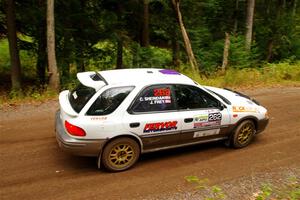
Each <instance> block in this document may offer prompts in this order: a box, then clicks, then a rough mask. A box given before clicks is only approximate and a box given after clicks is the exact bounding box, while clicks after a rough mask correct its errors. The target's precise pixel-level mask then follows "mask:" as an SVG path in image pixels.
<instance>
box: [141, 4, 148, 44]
mask: <svg viewBox="0 0 300 200" xmlns="http://www.w3.org/2000/svg"><path fill="white" fill-rule="evenodd" d="M143 8H144V12H143V30H142V41H141V46H142V47H148V46H149V43H150V42H149V0H143Z"/></svg>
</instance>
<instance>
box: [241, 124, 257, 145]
mask: <svg viewBox="0 0 300 200" xmlns="http://www.w3.org/2000/svg"><path fill="white" fill-rule="evenodd" d="M253 132H254V129H253V126H252V125H251V124H245V125H244V126H243V127H242V128H241V130H240V132H239V134H238V141H239V143H240V144H242V145H243V144H246V143H247V142H248V141H249V139H250V138H251V135H252V134H253Z"/></svg>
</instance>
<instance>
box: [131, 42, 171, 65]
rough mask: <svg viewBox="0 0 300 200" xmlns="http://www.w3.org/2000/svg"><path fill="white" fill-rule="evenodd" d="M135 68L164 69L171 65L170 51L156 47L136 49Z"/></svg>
mask: <svg viewBox="0 0 300 200" xmlns="http://www.w3.org/2000/svg"><path fill="white" fill-rule="evenodd" d="M135 56H136V66H134V67H140V68H142V67H158V68H164V67H166V66H167V65H168V64H170V63H171V60H172V56H171V53H170V51H168V50H166V49H162V48H158V47H153V46H150V47H149V48H145V47H138V48H137V52H136V55H135Z"/></svg>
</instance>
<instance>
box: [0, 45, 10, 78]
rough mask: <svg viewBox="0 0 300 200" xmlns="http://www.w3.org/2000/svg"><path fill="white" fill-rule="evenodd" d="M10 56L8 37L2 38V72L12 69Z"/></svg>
mask: <svg viewBox="0 0 300 200" xmlns="http://www.w3.org/2000/svg"><path fill="white" fill-rule="evenodd" d="M9 59H10V57H9V49H8V42H7V39H0V73H4V72H7V71H9V70H10V60H9Z"/></svg>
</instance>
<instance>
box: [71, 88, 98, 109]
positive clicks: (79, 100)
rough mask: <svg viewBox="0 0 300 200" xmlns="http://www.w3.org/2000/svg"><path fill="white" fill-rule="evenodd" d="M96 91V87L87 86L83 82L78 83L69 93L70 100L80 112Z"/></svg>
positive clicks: (73, 106)
mask: <svg viewBox="0 0 300 200" xmlns="http://www.w3.org/2000/svg"><path fill="white" fill-rule="evenodd" d="M95 93H96V90H95V89H94V88H91V87H87V86H85V85H82V84H81V83H80V84H78V85H77V87H76V88H75V89H74V90H73V91H72V92H71V93H70V95H69V101H70V104H71V106H72V108H73V109H74V110H75V111H76V112H77V113H79V112H80V111H81V109H82V108H83V107H84V106H85V104H86V103H87V102H88V101H89V100H90V98H91V97H92V96H93V95H94V94H95Z"/></svg>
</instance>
